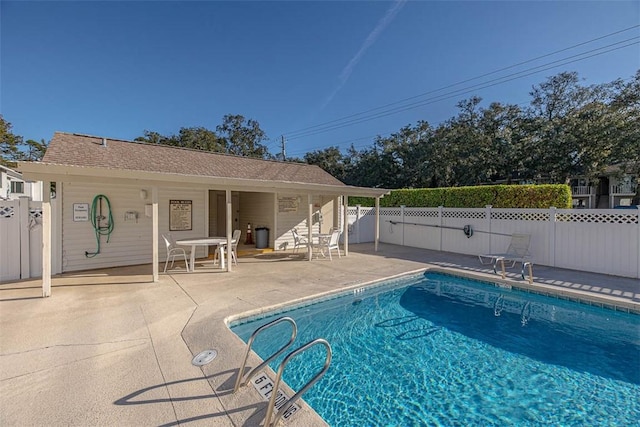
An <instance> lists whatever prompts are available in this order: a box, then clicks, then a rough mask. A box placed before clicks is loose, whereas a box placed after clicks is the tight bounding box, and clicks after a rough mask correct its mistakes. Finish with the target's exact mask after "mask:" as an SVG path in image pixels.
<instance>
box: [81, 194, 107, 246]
mask: <svg viewBox="0 0 640 427" xmlns="http://www.w3.org/2000/svg"><path fill="white" fill-rule="evenodd" d="M102 200H104V201H105V203H106V205H107V207H106V208H107V216H104V215H102ZM89 216H90V217H91V225H92V226H93V230H94V231H95V233H96V245H97V249H96V251H95V252H89V251H85V253H84V256H85V257H87V258H93V257H95V256H96V255H98V254H99V253H100V236H107V243H109V239H110V238H111V233H112V232H113V215H112V214H111V203H110V202H109V199H108V198H107V196H105V195H104V194H98V195H97V196H96V197H94V198H93V202H92V203H91V211H90V214H89ZM105 220H106V224H105V223H104V221H105Z"/></svg>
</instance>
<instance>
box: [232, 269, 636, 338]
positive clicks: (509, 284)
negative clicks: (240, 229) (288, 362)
mask: <svg viewBox="0 0 640 427" xmlns="http://www.w3.org/2000/svg"><path fill="white" fill-rule="evenodd" d="M427 272H434V273H442V274H447V275H452V276H458V277H462V278H465V279H471V280H477V281H480V282H483V283H487V284H489V285H494V286H498V287H502V288H508V289H513V288H515V289H518V290H520V291H523V292H527V293H532V294H536V295H542V296H546V297H549V298H556V299H561V300H566V301H571V302H576V303H579V304H584V305H587V306H596V307H600V308H604V309H608V310H613V311H621V312H625V313H630V314H634V315H640V303H637V302H634V301H628V300H626V299H624V298H618V297H615V296H602V295H598V294H594V293H592V292H588V291H582V290H577V289H564V288H559V287H556V286H552V285H547V284H545V283H537V282H533V284H529V283H528V282H520V281H517V280H513V279H510V278H505V279H503V278H501V277H500V276H491V275H489V274H484V273H470V272H468V271H463V270H458V269H455V268H445V267H425V268H420V269H416V270H411V271H407V272H404V273H399V274H394V275H392V276H389V277H385V278H382V279H375V280H371V281H368V282H364V283H357V284H353V285H349V286H346V287H344V288H342V289H334V290H330V291H326V292H321V293H318V294H314V295H309V296H305V297H302V298H296V299H292V300H289V301H286V302H282V303H279V304H273V305H270V306H265V307H260V308H256V309H254V310H249V311H244V312H242V313H237V314H232V315H229V316H227V317H225V318H224V323H225V325H226V326H227V328H229V329H231V327H233V326H235V324H236V323H245V322H248V321H254V320H259V319H261V318H264V317H268V316H272V315H275V314H279V313H284V312H287V311H290V310H295V309H297V308H300V307H305V306H308V305H313V304H317V303H320V302H323V301H327V300H331V299H335V298H340V297H342V296H345V295H348V294H351V293H353V292H354V291H358V290H360V289H370V288H376V287H378V286H384V284H386V282H388V281H392V280H398V279H404V278H409V277H411V276H419V275H421V274H425V273H427Z"/></svg>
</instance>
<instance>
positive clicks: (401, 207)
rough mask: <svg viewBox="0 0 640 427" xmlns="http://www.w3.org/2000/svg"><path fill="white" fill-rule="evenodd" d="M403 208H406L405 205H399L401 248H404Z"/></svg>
mask: <svg viewBox="0 0 640 427" xmlns="http://www.w3.org/2000/svg"><path fill="white" fill-rule="evenodd" d="M404 208H406V206H405V205H400V223H401V224H402V227H400V228H401V229H402V246H404ZM441 229H442V228H441Z"/></svg>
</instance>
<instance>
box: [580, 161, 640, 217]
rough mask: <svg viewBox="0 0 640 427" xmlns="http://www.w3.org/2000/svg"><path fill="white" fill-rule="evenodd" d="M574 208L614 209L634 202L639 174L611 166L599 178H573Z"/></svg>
mask: <svg viewBox="0 0 640 427" xmlns="http://www.w3.org/2000/svg"><path fill="white" fill-rule="evenodd" d="M569 185H570V187H571V197H572V199H573V207H574V208H585V209H612V208H617V207H627V206H632V205H633V204H634V198H635V197H636V194H637V191H638V176H637V175H636V174H634V173H633V172H630V171H626V170H625V169H623V168H622V167H621V166H609V167H607V168H606V169H605V171H604V172H603V173H602V174H601V175H600V176H599V177H598V178H597V179H589V178H586V177H575V178H572V179H571V182H570V184H569Z"/></svg>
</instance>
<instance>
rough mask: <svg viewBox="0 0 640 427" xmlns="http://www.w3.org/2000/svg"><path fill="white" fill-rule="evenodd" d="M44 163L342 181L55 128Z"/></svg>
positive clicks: (311, 171)
mask: <svg viewBox="0 0 640 427" xmlns="http://www.w3.org/2000/svg"><path fill="white" fill-rule="evenodd" d="M41 163H43V164H52V165H63V166H78V167H95V168H106V169H114V170H116V169H117V170H130V171H143V172H157V173H168V174H180V175H192V176H205V177H219V178H237V179H253V180H264V181H280V182H296V183H305V184H324V185H344V184H343V183H342V182H341V181H340V180H338V179H336V178H334V177H333V176H331V175H330V174H329V173H327V172H325V171H324V170H322V169H321V168H320V167H318V166H314V165H307V164H302V163H289V162H279V161H271V160H260V159H253V158H249V157H239V156H232V155H226V154H219V153H210V152H205V151H198V150H191V149H185V148H177V147H172V146H167V145H156V144H148V143H141V142H132V141H122V140H116V139H109V138H107V139H106V146H104V145H103V138H101V137H97V136H88V135H79V134H72V133H64V132H56V133H55V134H54V136H53V139H52V140H51V142H50V143H49V147H48V148H47V151H46V153H45V156H44V158H43V159H42V162H41Z"/></svg>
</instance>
